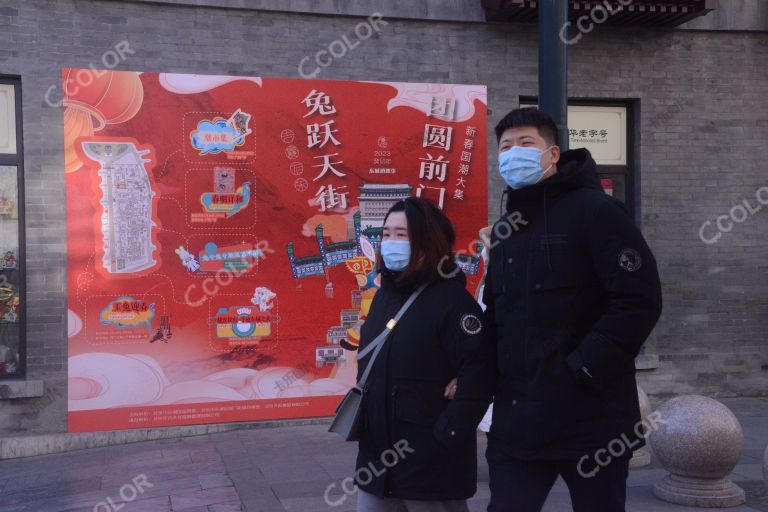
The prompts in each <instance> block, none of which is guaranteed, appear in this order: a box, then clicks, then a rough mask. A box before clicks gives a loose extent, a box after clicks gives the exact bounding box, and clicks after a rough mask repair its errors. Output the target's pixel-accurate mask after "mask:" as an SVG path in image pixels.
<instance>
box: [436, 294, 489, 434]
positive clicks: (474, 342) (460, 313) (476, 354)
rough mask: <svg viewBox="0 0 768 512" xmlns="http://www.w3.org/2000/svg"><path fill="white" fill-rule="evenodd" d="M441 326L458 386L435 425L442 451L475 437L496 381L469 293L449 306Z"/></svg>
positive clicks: (476, 307) (485, 334)
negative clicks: (455, 371)
mask: <svg viewBox="0 0 768 512" xmlns="http://www.w3.org/2000/svg"><path fill="white" fill-rule="evenodd" d="M443 322H444V323H443V326H442V328H441V340H442V346H443V347H444V349H445V350H446V352H447V353H448V354H449V356H450V357H449V358H450V359H451V360H452V361H453V362H454V364H455V365H456V368H457V369H458V372H457V376H458V386H457V388H456V394H455V396H454V398H453V400H451V401H450V403H449V404H448V407H447V408H446V409H445V411H443V413H442V414H441V415H440V417H439V418H438V420H437V422H436V423H435V428H434V434H435V437H436V438H437V440H438V442H439V443H440V444H441V445H442V446H443V447H444V448H451V447H453V446H456V445H457V444H461V443H463V442H466V440H467V437H471V436H474V435H475V430H476V429H477V425H478V424H479V423H480V420H481V419H482V418H483V415H484V414H485V411H486V410H487V409H488V404H489V403H490V402H491V397H492V395H493V389H494V385H495V377H496V376H495V364H494V360H493V357H494V344H493V339H491V338H490V337H489V336H488V329H487V327H486V325H485V320H484V319H483V312H482V310H481V309H480V306H479V305H478V304H477V302H476V301H475V300H474V299H473V298H472V296H471V295H470V294H469V293H466V294H464V295H463V296H462V297H461V299H460V300H456V301H455V302H454V304H451V307H450V309H449V312H448V314H447V315H446V317H445V320H444V321H443Z"/></svg>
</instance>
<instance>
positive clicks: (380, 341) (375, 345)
mask: <svg viewBox="0 0 768 512" xmlns="http://www.w3.org/2000/svg"><path fill="white" fill-rule="evenodd" d="M426 287H427V285H426V284H423V285H421V286H419V288H418V289H417V290H416V291H414V292H413V293H412V294H411V296H410V297H408V300H407V301H405V304H403V305H402V306H401V307H400V310H399V311H398V312H397V314H396V315H395V317H394V318H392V319H391V320H390V321H389V322H387V326H386V327H385V328H384V330H383V331H382V332H381V334H379V335H378V336H376V339H374V340H373V341H372V342H371V343H370V344H369V345H368V346H367V347H365V349H363V350H360V351H358V353H357V359H358V360H360V359H362V358H363V357H365V356H367V355H368V353H369V352H370V351H371V350H373V351H374V352H373V355H372V356H371V359H370V360H369V361H368V364H367V365H366V367H365V371H364V372H363V375H362V376H361V377H360V380H359V381H358V382H357V387H358V388H360V389H362V388H363V386H365V383H366V381H367V380H368V376H369V375H370V373H371V369H372V368H373V362H374V361H375V360H376V356H378V355H379V352H380V351H381V347H383V346H384V342H385V341H387V338H388V337H389V334H390V333H391V332H392V330H393V329H394V328H395V326H396V325H397V323H398V322H399V321H400V319H401V318H402V317H403V315H404V314H405V312H406V311H407V310H408V308H409V307H411V304H413V302H414V301H415V300H416V297H418V296H419V294H420V293H421V292H423V291H424V289H425V288H426Z"/></svg>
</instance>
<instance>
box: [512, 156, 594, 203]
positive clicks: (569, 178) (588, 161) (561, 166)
mask: <svg viewBox="0 0 768 512" xmlns="http://www.w3.org/2000/svg"><path fill="white" fill-rule="evenodd" d="M578 188H590V189H595V190H602V187H601V186H600V178H599V177H598V174H597V164H596V163H595V160H594V159H593V158H592V155H591V154H590V152H589V151H588V150H587V149H584V148H580V149H572V150H570V151H566V152H564V153H562V154H561V155H560V161H559V162H558V163H557V172H556V173H555V174H554V175H553V176H551V177H549V178H548V179H546V180H544V181H542V182H541V183H537V184H535V185H531V186H530V187H525V188H521V189H517V190H514V189H512V188H511V187H507V188H506V190H505V191H504V192H505V193H506V194H507V203H506V206H507V211H512V210H514V208H513V207H512V205H513V204H514V203H517V202H519V201H525V200H526V199H527V198H529V197H540V196H541V194H542V192H546V194H547V195H549V196H556V195H560V194H562V193H564V192H567V191H569V190H573V189H578Z"/></svg>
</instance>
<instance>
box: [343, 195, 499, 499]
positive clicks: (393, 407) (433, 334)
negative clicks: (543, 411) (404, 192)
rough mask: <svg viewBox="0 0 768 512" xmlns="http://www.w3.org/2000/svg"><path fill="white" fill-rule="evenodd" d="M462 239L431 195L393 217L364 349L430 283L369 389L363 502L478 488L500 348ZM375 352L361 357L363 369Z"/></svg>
mask: <svg viewBox="0 0 768 512" xmlns="http://www.w3.org/2000/svg"><path fill="white" fill-rule="evenodd" d="M454 241H455V231H454V229H453V226H452V225H451V222H450V220H449V219H448V218H447V217H446V216H445V214H444V213H443V212H442V211H441V210H440V209H439V208H437V207H436V206H435V205H433V204H432V203H430V202H428V201H426V200H423V199H418V198H408V199H406V200H404V201H399V202H398V203H396V204H395V205H394V206H392V208H391V209H390V210H389V212H388V213H387V216H386V218H385V222H384V233H383V240H382V247H381V251H380V255H379V257H378V262H377V265H378V267H379V270H380V271H381V273H382V280H381V289H380V290H379V291H378V292H377V293H376V295H375V296H374V299H373V303H372V304H371V308H370V312H369V314H368V317H367V319H366V321H365V323H364V324H363V326H362V331H361V345H360V350H361V351H364V350H365V348H366V346H367V345H368V344H369V343H370V342H371V341H372V340H374V339H375V338H376V337H377V336H378V335H379V334H380V333H381V332H382V331H383V330H384V328H385V326H386V325H387V322H388V321H389V320H390V319H392V318H393V317H394V316H395V314H396V313H397V311H398V310H399V309H400V307H401V306H402V305H403V303H404V302H405V301H406V300H407V299H408V297H409V296H410V295H411V294H412V293H413V292H414V290H416V289H418V288H419V286H421V285H422V284H427V287H426V288H425V289H424V291H423V292H422V293H421V294H420V295H419V296H418V298H417V299H416V301H415V302H414V303H413V304H412V305H411V307H410V308H409V309H408V310H407V312H406V313H405V314H404V316H403V317H402V318H401V319H400V321H399V322H398V324H397V325H396V327H395V328H394V330H393V331H392V333H391V334H390V336H389V338H388V339H387V341H386V342H385V344H384V346H383V347H382V349H381V352H380V353H379V355H378V357H377V358H376V360H375V361H374V364H373V367H372V369H371V374H370V376H369V378H368V381H367V383H366V385H365V388H364V394H363V396H364V398H363V425H364V428H363V432H362V434H361V436H360V441H359V452H358V456H357V470H356V472H355V482H356V483H357V485H358V487H359V488H360V491H361V492H360V493H359V495H358V509H357V510H358V511H361V512H371V511H385V510H398V511H402V510H406V511H408V512H414V511H418V512H421V511H425V512H426V511H446V512H453V511H466V510H468V509H467V505H466V501H465V500H466V499H467V498H470V497H471V496H473V495H474V494H475V491H476V483H477V448H476V428H477V424H478V423H479V422H480V419H481V418H482V416H483V413H484V412H485V410H486V408H487V407H488V404H489V403H490V400H491V395H492V393H493V384H494V371H495V365H494V361H493V354H494V347H493V340H492V339H491V338H490V337H488V336H486V330H485V326H484V325H483V323H482V311H481V309H480V307H479V306H478V304H477V303H476V302H475V300H474V299H473V297H472V295H471V294H470V293H469V292H468V291H467V290H466V288H465V285H466V278H465V276H464V274H463V273H462V272H461V270H460V269H458V268H457V267H456V266H455V264H454V263H453V259H452V255H453V250H452V248H453V244H454ZM370 359H371V356H370V354H369V355H366V356H365V357H364V358H363V359H362V360H361V361H360V362H359V364H358V377H359V376H360V375H361V374H362V372H363V371H364V369H365V368H366V365H367V364H368V362H369V361H370ZM454 377H458V386H457V387H456V388H454V389H456V391H455V395H454V396H453V398H452V399H449V398H447V397H448V396H450V395H452V393H451V392H450V391H451V390H449V389H448V388H447V386H448V387H453V386H452V379H453V378H454ZM449 383H450V384H451V386H449Z"/></svg>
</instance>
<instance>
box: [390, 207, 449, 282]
mask: <svg viewBox="0 0 768 512" xmlns="http://www.w3.org/2000/svg"><path fill="white" fill-rule="evenodd" d="M393 212H405V218H406V221H407V222H408V239H409V240H410V242H411V261H410V262H409V263H408V266H407V267H406V268H405V270H403V272H402V273H400V274H399V275H398V276H397V278H396V279H395V283H396V284H397V285H398V286H414V285H419V284H422V283H426V282H429V281H431V280H433V279H435V278H436V277H437V276H438V275H439V274H440V272H439V270H438V268H445V267H446V266H451V265H453V263H452V262H453V244H454V243H455V242H456V230H455V229H454V228H453V224H452V223H451V220H450V219H449V218H448V217H447V216H446V215H445V213H443V211H442V210H441V209H440V208H438V207H437V205H435V204H434V203H432V202H431V201H427V200H426V199H422V198H419V197H409V198H407V199H404V200H402V201H398V202H396V203H395V204H393V205H392V207H391V208H390V209H389V211H388V212H387V215H386V216H385V217H384V223H386V222H387V218H388V217H389V215H390V214H391V213H393ZM377 259H378V261H377V265H378V267H377V268H378V270H379V271H380V272H381V271H382V270H383V269H384V268H385V267H384V262H383V260H382V258H381V251H379V254H378V256H377ZM446 261H449V262H451V263H450V265H448V264H446Z"/></svg>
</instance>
